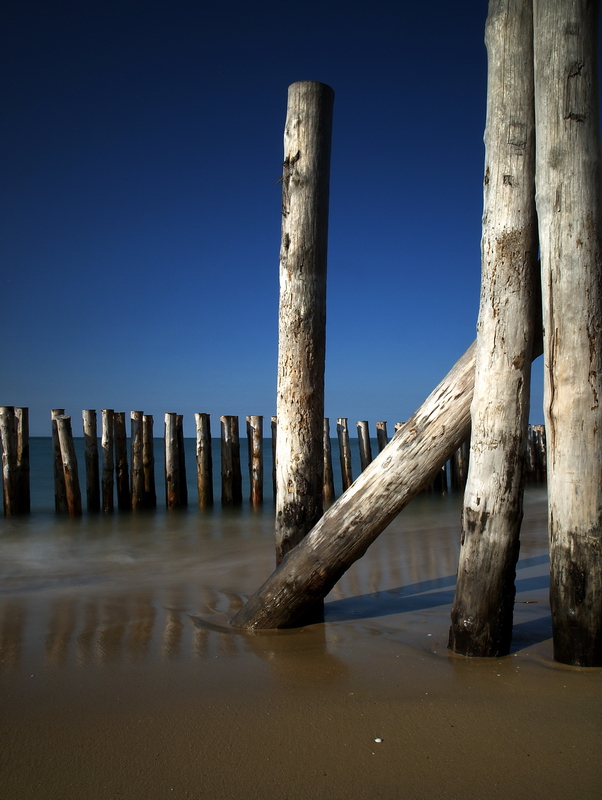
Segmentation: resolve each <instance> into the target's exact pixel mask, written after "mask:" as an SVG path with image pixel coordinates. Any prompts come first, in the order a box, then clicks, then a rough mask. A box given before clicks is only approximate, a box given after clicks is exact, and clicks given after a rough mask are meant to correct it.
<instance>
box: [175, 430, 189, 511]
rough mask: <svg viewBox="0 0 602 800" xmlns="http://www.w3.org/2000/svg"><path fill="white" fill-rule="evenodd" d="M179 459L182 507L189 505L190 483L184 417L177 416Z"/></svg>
mask: <svg viewBox="0 0 602 800" xmlns="http://www.w3.org/2000/svg"><path fill="white" fill-rule="evenodd" d="M176 429H177V437H178V458H179V459H180V505H181V506H186V505H188V481H187V480H186V450H185V449H184V415H183V414H178V415H177V416H176Z"/></svg>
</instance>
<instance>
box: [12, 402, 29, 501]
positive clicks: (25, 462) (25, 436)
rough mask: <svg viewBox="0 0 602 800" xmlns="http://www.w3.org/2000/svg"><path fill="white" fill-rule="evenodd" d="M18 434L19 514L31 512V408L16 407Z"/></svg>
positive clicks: (16, 429)
mask: <svg viewBox="0 0 602 800" xmlns="http://www.w3.org/2000/svg"><path fill="white" fill-rule="evenodd" d="M15 431H16V435H17V505H18V509H19V514H29V512H30V510H31V492H30V487H29V409H28V408H23V407H20V406H17V407H15Z"/></svg>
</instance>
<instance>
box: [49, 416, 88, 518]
mask: <svg viewBox="0 0 602 800" xmlns="http://www.w3.org/2000/svg"><path fill="white" fill-rule="evenodd" d="M55 419H56V426H57V433H58V440H59V447H60V449H61V460H62V464H63V475H64V478H65V494H66V498H67V511H68V512H69V514H70V515H71V516H72V517H78V516H79V515H80V514H81V513H82V496H81V490H80V487H79V474H78V470H77V456H76V454H75V445H74V443H73V431H72V428H71V417H70V416H69V415H68V414H67V415H65V414H61V415H60V416H58V417H56V418H55Z"/></svg>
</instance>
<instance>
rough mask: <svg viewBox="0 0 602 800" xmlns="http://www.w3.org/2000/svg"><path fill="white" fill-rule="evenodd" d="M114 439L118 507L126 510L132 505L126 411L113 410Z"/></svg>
mask: <svg viewBox="0 0 602 800" xmlns="http://www.w3.org/2000/svg"><path fill="white" fill-rule="evenodd" d="M113 441H114V444H115V471H116V475H115V478H116V483H117V508H119V509H120V510H122V511H124V510H125V509H128V508H130V509H131V507H132V496H131V494H130V473H129V470H128V448H127V432H126V427H125V411H115V412H113Z"/></svg>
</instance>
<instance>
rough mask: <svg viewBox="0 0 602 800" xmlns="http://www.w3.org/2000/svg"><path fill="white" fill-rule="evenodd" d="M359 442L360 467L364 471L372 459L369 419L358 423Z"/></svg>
mask: <svg viewBox="0 0 602 800" xmlns="http://www.w3.org/2000/svg"><path fill="white" fill-rule="evenodd" d="M356 427H357V444H358V447H359V451H360V467H361V470H362V472H363V471H364V470H365V469H366V467H367V466H368V464H370V463H371V461H372V445H371V444H370V430H369V427H368V422H367V420H361V421H360V422H358V423H357V424H356Z"/></svg>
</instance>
